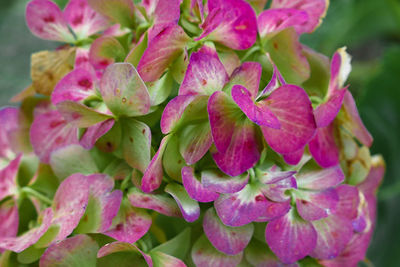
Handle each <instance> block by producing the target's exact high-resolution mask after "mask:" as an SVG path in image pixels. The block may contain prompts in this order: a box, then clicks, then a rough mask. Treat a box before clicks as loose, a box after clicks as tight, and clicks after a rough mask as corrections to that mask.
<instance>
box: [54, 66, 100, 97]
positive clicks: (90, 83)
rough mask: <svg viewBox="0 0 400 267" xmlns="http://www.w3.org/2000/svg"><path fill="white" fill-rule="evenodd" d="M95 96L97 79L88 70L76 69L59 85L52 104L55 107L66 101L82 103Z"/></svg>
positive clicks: (55, 90)
mask: <svg viewBox="0 0 400 267" xmlns="http://www.w3.org/2000/svg"><path fill="white" fill-rule="evenodd" d="M95 94H96V91H95V77H93V75H92V73H90V72H89V71H88V70H86V69H82V68H76V69H74V70H73V71H71V72H70V73H68V74H67V75H65V76H64V78H62V79H61V80H60V81H59V82H58V83H57V85H56V87H55V88H54V91H53V93H52V95H51V102H52V103H53V105H57V104H58V103H60V102H63V101H66V100H70V101H75V102H80V101H83V100H85V99H86V98H87V97H89V96H91V95H95Z"/></svg>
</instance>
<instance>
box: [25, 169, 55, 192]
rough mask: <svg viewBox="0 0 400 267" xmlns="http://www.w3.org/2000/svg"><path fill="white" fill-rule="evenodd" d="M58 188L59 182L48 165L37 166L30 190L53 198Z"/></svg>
mask: <svg viewBox="0 0 400 267" xmlns="http://www.w3.org/2000/svg"><path fill="white" fill-rule="evenodd" d="M58 186H59V180H58V178H57V176H56V175H55V174H54V172H53V170H52V169H51V166H50V165H47V164H42V163H40V164H39V167H38V170H37V177H36V180H35V182H34V183H33V184H32V185H31V186H30V187H31V188H32V189H35V190H38V191H42V192H44V193H46V195H48V196H50V197H53V196H54V194H55V193H56V191H57V188H58Z"/></svg>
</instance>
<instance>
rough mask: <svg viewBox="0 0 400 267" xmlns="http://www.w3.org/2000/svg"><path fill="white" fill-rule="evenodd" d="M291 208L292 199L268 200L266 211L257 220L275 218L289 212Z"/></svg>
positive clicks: (262, 220) (266, 220) (263, 220)
mask: <svg viewBox="0 0 400 267" xmlns="http://www.w3.org/2000/svg"><path fill="white" fill-rule="evenodd" d="M291 208H292V206H291V205H290V200H288V201H285V202H272V201H268V202H267V207H266V209H265V211H264V213H263V214H262V215H261V216H260V217H258V218H257V219H256V220H255V221H256V222H268V221H272V220H275V219H277V218H280V217H282V216H283V215H285V214H286V213H288V212H289V210H290V209H291Z"/></svg>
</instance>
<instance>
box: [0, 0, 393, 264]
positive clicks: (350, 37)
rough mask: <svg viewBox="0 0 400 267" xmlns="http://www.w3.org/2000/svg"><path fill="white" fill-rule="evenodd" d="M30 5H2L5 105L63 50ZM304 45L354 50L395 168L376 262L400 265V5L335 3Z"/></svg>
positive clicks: (364, 106)
mask: <svg viewBox="0 0 400 267" xmlns="http://www.w3.org/2000/svg"><path fill="white" fill-rule="evenodd" d="M61 1H63V0H61ZM26 2H28V0H0V105H1V106H3V105H7V103H8V100H9V99H10V98H11V97H12V96H13V95H15V94H16V93H17V92H20V91H21V90H22V89H24V88H25V87H27V86H28V85H29V84H30V76H29V71H30V54H31V53H33V52H35V51H40V50H45V49H53V48H55V47H56V46H57V44H56V43H54V42H48V41H43V40H40V39H38V38H36V37H34V36H33V35H31V34H30V32H29V30H28V29H27V27H26V25H25V18H24V9H25V5H26ZM302 42H303V43H305V44H307V45H308V46H310V47H312V48H314V49H316V50H317V51H319V52H322V53H324V54H326V55H328V56H329V57H330V56H331V55H332V54H333V53H334V52H335V50H336V49H337V48H339V47H342V46H347V47H348V52H349V53H350V54H351V55H352V56H353V71H352V73H351V75H350V78H349V83H350V84H351V87H350V89H351V90H352V92H353V94H354V96H355V98H356V100H357V104H358V106H359V109H360V113H361V116H362V118H363V121H364V123H365V124H366V126H367V128H368V129H369V130H370V132H371V134H372V135H373V136H374V139H375V141H374V144H373V146H372V152H373V154H375V153H381V154H383V156H384V158H385V160H386V163H387V172H386V176H385V180H384V182H383V184H382V187H381V189H380V191H379V194H378V199H379V204H378V221H377V229H376V231H375V235H374V239H373V241H372V244H371V246H370V249H369V252H368V258H369V260H370V261H371V262H372V263H373V265H374V266H377V267H381V266H385V267H387V266H388V267H392V266H400V0H331V4H330V8H329V10H328V14H327V17H326V18H325V20H324V23H323V24H322V26H321V27H320V28H318V29H317V30H316V31H315V32H314V33H313V34H312V35H305V36H302ZM0 127H1V126H0ZM344 267H346V266H344Z"/></svg>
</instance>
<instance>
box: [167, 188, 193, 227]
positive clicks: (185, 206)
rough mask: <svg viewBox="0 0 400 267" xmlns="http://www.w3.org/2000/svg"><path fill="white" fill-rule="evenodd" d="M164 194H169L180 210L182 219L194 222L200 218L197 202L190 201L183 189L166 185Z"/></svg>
mask: <svg viewBox="0 0 400 267" xmlns="http://www.w3.org/2000/svg"><path fill="white" fill-rule="evenodd" d="M165 192H167V193H169V194H170V195H171V196H172V197H173V198H174V199H175V201H176V202H177V204H178V206H179V208H180V209H181V212H182V215H183V218H184V219H185V220H186V221H187V222H194V221H196V220H197V219H198V218H199V216H200V206H199V203H197V201H195V200H193V199H191V198H190V197H189V195H188V193H187V192H186V191H185V188H184V187H183V186H181V185H178V184H168V185H167V187H165Z"/></svg>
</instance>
